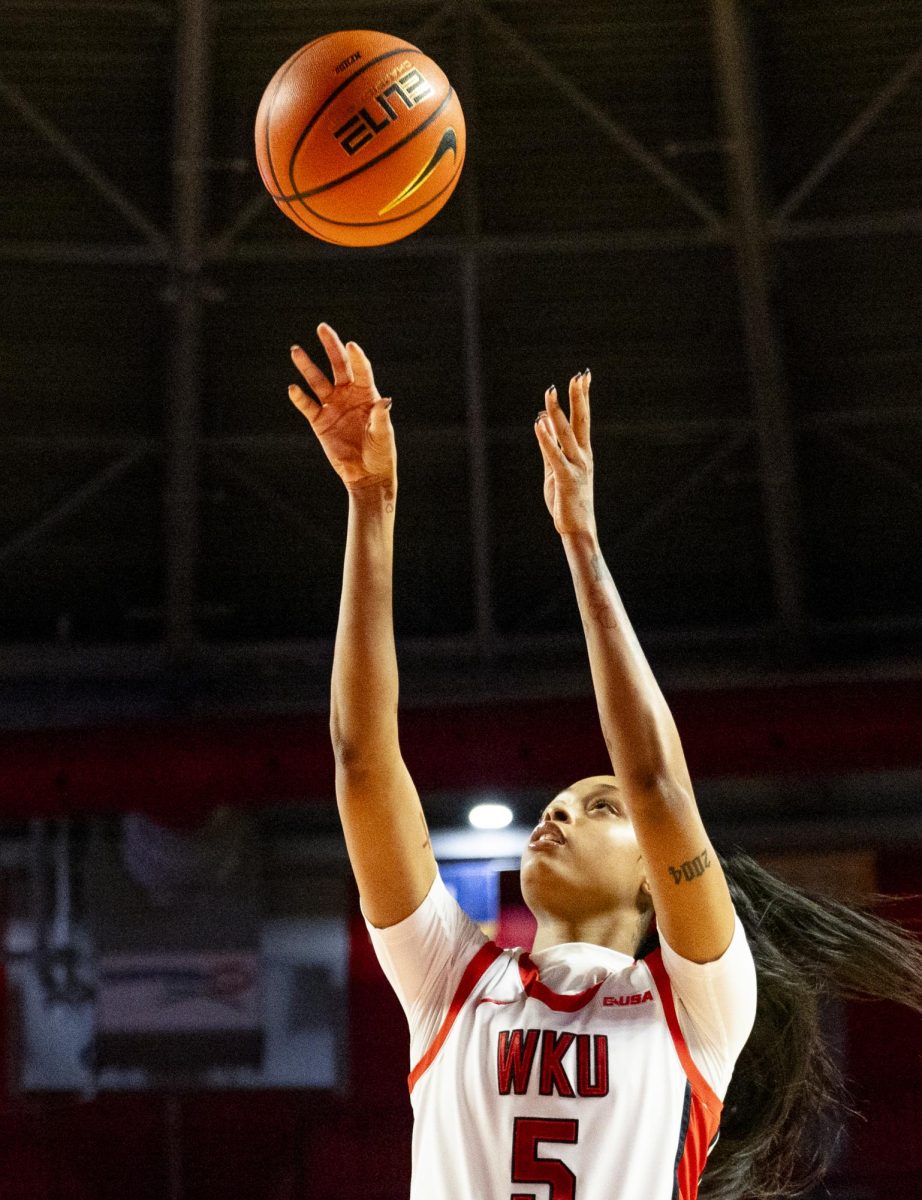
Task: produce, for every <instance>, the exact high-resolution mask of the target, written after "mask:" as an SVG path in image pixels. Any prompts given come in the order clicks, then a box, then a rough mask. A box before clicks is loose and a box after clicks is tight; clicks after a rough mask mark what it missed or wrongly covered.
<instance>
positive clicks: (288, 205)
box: [265, 33, 333, 236]
mask: <svg viewBox="0 0 922 1200" xmlns="http://www.w3.org/2000/svg"><path fill="white" fill-rule="evenodd" d="M332 36H333V34H331V33H325V34H323V36H322V37H319V38H314V40H313V41H312V42H308V43H307V45H306V46H302V47H301V49H300V50H299V51H298V52H297V53H296V54H293V55H292V56H291V58H290V59H289V61H288V63H287V65H286V67H285V70H284V71H283V72H282V73H281V74H280V75H279V77H278V80H277V81H276V84H275V91H274V92H273V94H272V99H271V100H270V101H269V104H268V107H267V109H266V131H265V135H266V161H267V162H268V164H269V170H270V171H271V172H272V178H273V179H274V180H275V186H276V187H277V188H278V190H279V192H281V191H282V184H281V181H280V180H279V177H278V173H277V172H276V169H275V162H274V161H273V159H272V142H271V140H270V137H269V131H270V129H271V128H272V109H273V107H274V105H275V102H276V100H277V99H278V94H279V91H280V90H281V87H282V80H283V79H284V78H285V76H286V75H287V74H288V72H289V71H290V70H291V68H292V67H293V66H294V65H295V63H296V62H297V61H298V59H299V58H300V57H301V55H302V54H306V53H307V51H308V50H310V48H311V47H312V46H316V45H317V43H318V42H322V41H324V40H325V39H326V38H328V37H332ZM288 177H289V179H291V182H292V183H294V179H293V178H292V176H291V172H290V171H289V176H288ZM272 199H273V200H274V201H275V202H276V204H278V205H279V207H281V205H282V204H283V203H284V205H285V207H286V208H288V209H290V210H291V212H292V213H294V211H295V210H294V208H293V206H292V204H291V203H290V201H287V200H283V199H282V198H281V197H279V196H273V197H272ZM308 211H310V210H309V209H308ZM303 224H304V227H305V228H306V229H307V231H308V232H309V233H316V231H315V230H314V229H312V228H311V225H310V222H309V221H303ZM317 236H319V234H317Z"/></svg>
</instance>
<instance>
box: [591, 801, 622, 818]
mask: <svg viewBox="0 0 922 1200" xmlns="http://www.w3.org/2000/svg"><path fill="white" fill-rule="evenodd" d="M592 807H593V808H607V809H608V811H609V812H610V813H614V814H615V815H616V816H617V814H618V810H617V808H616V807H615V806H614V804H612V803H611V801H610V800H596V802H595V804H593V806H592Z"/></svg>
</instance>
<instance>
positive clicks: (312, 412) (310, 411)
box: [288, 383, 323, 425]
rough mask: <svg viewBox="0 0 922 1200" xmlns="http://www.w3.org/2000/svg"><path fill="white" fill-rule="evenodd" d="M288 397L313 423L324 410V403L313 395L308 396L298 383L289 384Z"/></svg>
mask: <svg viewBox="0 0 922 1200" xmlns="http://www.w3.org/2000/svg"><path fill="white" fill-rule="evenodd" d="M288 399H289V400H290V401H291V402H292V404H293V405H294V406H295V408H296V409H297V410H298V412H300V413H302V414H303V415H304V416H305V417H307V419H308V421H309V422H310V423H311V425H313V424H314V421H315V420H316V419H317V418H318V417H319V416H320V414H321V413H322V412H323V405H322V404H321V403H320V401H319V400H315V399H314V398H313V396H308V394H307V393H306V392H305V391H304V389H303V388H299V387H298V385H297V384H296V383H290V384H289V385H288Z"/></svg>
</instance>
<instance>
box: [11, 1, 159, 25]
mask: <svg viewBox="0 0 922 1200" xmlns="http://www.w3.org/2000/svg"><path fill="white" fill-rule="evenodd" d="M6 9H9V10H13V11H17V10H18V11H21V12H26V13H30V14H31V13H37V14H39V19H40V20H45V19H46V18H47V17H48V15H49V13H54V12H60V13H64V14H67V15H71V14H73V13H74V12H75V11H79V12H80V13H81V15H82V14H83V13H84V12H86V11H87V10H89V11H91V12H94V13H108V14H109V15H110V16H113V17H142V18H144V19H145V20H148V21H153V22H154V23H155V24H156V25H171V24H172V23H173V15H172V13H171V12H170V10H169V8H167V6H166V5H165V4H155V3H153V2H152V0H150V2H148V3H144V2H143V0H120V2H119V0H80V4H79V8H78V6H77V5H76V4H74V0H0V12H3V11H4V10H6Z"/></svg>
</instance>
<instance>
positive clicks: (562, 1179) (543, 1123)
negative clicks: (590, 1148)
mask: <svg viewBox="0 0 922 1200" xmlns="http://www.w3.org/2000/svg"><path fill="white" fill-rule="evenodd" d="M578 1136H579V1122H578V1121H559V1120H553V1119H551V1118H550V1117H548V1118H543V1119H542V1118H539V1117H517V1118H516V1121H515V1125H514V1127H513V1133H512V1182H513V1183H546V1184H548V1185H549V1186H550V1189H551V1191H550V1196H549V1197H548V1200H575V1198H576V1176H575V1175H574V1174H573V1172H572V1171H571V1170H570V1168H569V1167H568V1166H566V1164H565V1163H562V1162H561V1161H560V1159H559V1158H539V1157H538V1143H539V1142H559V1143H561V1144H562V1145H568V1146H575V1145H576V1139H577V1138H578ZM510 1200H537V1198H536V1196H535V1193H534V1192H513V1193H512V1196H511V1197H510Z"/></svg>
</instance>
